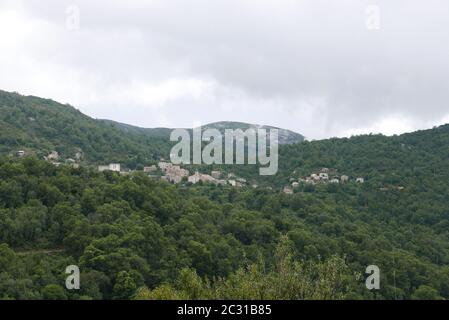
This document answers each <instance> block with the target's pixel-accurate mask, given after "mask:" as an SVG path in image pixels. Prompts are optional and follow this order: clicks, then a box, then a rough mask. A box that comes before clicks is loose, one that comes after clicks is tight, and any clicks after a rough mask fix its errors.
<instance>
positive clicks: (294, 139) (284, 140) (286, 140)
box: [203, 121, 304, 144]
mask: <svg viewBox="0 0 449 320" xmlns="http://www.w3.org/2000/svg"><path fill="white" fill-rule="evenodd" d="M250 128H251V129H255V130H257V129H265V130H267V131H268V130H270V129H277V130H278V133H279V144H293V143H298V142H303V141H304V136H302V135H300V134H299V133H296V132H293V131H290V130H287V129H282V128H277V127H272V126H265V125H259V124H250V123H244V122H232V121H220V122H214V123H209V124H206V125H204V126H203V129H218V130H219V131H220V132H224V130H225V129H234V130H235V129H242V130H247V129H250Z"/></svg>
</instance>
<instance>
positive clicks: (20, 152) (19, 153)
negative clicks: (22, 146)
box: [16, 150, 25, 158]
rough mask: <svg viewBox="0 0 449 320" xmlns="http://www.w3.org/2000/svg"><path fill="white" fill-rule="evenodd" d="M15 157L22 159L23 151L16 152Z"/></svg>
mask: <svg viewBox="0 0 449 320" xmlns="http://www.w3.org/2000/svg"><path fill="white" fill-rule="evenodd" d="M16 156H18V157H19V158H22V157H23V156H25V151H23V150H19V151H17V153H16Z"/></svg>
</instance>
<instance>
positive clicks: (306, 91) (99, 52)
mask: <svg viewBox="0 0 449 320" xmlns="http://www.w3.org/2000/svg"><path fill="white" fill-rule="evenodd" d="M18 3H19V4H20V2H5V5H4V7H2V8H9V9H17V10H19V9H20V7H22V9H23V11H24V12H26V14H27V16H28V17H31V18H34V19H37V20H39V21H43V22H45V25H46V27H45V30H46V31H48V32H49V34H36V35H35V37H34V41H31V42H32V43H31V44H26V43H25V44H22V46H18V49H20V48H25V49H26V50H27V52H26V53H25V54H26V55H28V56H30V57H32V58H33V59H34V60H35V61H37V62H39V61H45V62H46V63H47V64H48V65H49V66H51V65H54V66H55V68H56V67H60V68H68V69H69V70H76V72H77V73H79V75H78V77H74V78H72V79H70V78H69V79H68V85H75V86H76V87H77V88H79V89H78V92H80V95H78V96H77V95H68V94H65V93H64V92H62V91H61V89H60V90H59V91H58V89H53V91H52V89H51V88H49V89H45V91H46V92H48V94H54V95H55V97H54V98H57V97H66V98H65V99H74V100H75V101H68V102H72V103H75V104H76V105H77V106H78V107H79V108H81V110H82V111H84V112H86V113H88V114H90V115H93V116H98V117H107V118H112V119H115V120H120V121H124V122H130V123H132V124H137V125H142V126H158V125H161V123H160V122H165V124H167V125H174V126H182V127H185V126H190V125H191V124H192V123H193V122H194V121H201V122H208V121H217V120H238V121H247V122H258V123H263V124H270V125H277V126H281V127H286V128H289V129H293V130H296V131H298V132H301V133H303V134H305V135H306V136H308V137H310V138H321V137H328V136H338V135H345V134H347V132H349V131H350V129H354V128H356V129H363V128H367V130H369V128H371V127H373V125H374V124H376V123H378V122H379V121H381V120H382V119H383V118H388V117H398V119H399V120H400V119H401V117H405V118H407V119H408V120H409V121H411V123H412V124H413V128H421V127H424V126H426V125H428V124H429V123H439V122H441V121H442V119H444V118H445V117H447V116H448V115H449V108H448V105H447V101H448V98H449V90H448V89H449V88H448V81H447V76H448V74H449V70H448V69H449V62H448V59H447V57H448V56H449V44H447V39H448V35H449V21H448V19H447V17H448V16H449V3H447V1H443V0H441V1H437V0H430V1H426V2H422V1H417V0H416V1H415V0H410V1H394V2H393V1H387V0H377V1H359V0H346V1H338V2H337V1H332V0H328V1H324V0H314V1H311V0H302V1H300V0H298V1H288V0H286V1H282V4H280V2H279V1H263V0H262V1H250V0H247V1H237V0H234V1H233V0H227V1H224V0H219V1H206V0H204V1H188V2H187V1H174V0H172V1H137V0H132V1H127V2H126V3H124V2H122V1H108V2H104V1H86V0H83V1H73V3H74V4H75V5H78V6H79V8H80V10H81V16H80V18H81V29H80V30H78V31H75V32H69V31H67V30H65V25H64V21H65V18H66V17H65V8H66V6H67V5H69V4H71V3H72V2H61V1H56V0H47V1H44V2H43V1H26V2H25V1H23V2H21V5H19V4H18ZM373 4H374V5H377V6H378V7H379V9H380V14H381V16H380V17H381V20H380V21H381V25H380V30H376V31H370V30H367V28H366V27H365V22H366V18H367V16H366V12H365V10H366V8H367V6H368V5H373ZM2 10H3V9H2ZM0 32H1V31H0ZM9 62H10V61H9ZM13 62H15V61H13ZM1 63H2V62H1V60H0V67H2V65H1ZM17 63H19V62H17ZM39 72H45V70H39ZM48 72H49V73H51V72H53V71H52V70H48ZM17 76H22V77H25V76H27V74H26V71H24V70H22V71H21V72H20V73H19V74H18V75H17ZM47 77H48V78H50V80H49V83H48V86H49V87H50V86H51V83H52V81H56V80H55V79H56V78H57V77H56V74H55V76H54V77H53V76H48V75H47ZM61 77H62V78H64V75H61ZM189 79H198V80H200V81H202V82H204V83H205V84H204V86H203V85H201V88H200V89H199V90H200V91H201V92H200V94H191V95H189V94H179V95H176V94H174V95H175V98H173V99H162V100H163V101H162V102H160V106H154V105H152V104H153V101H154V99H152V98H151V97H148V94H146V93H145V92H142V95H143V96H144V98H142V99H134V100H133V99H131V100H130V95H132V94H133V93H134V94H136V95H137V96H139V95H140V91H139V90H144V91H145V89H142V88H146V86H149V87H155V88H161V87H162V88H164V90H168V91H167V92H168V94H171V93H172V91H173V90H175V91H176V90H178V89H179V90H181V89H182V88H178V87H182V86H183V82H182V81H186V82H187V83H189V81H190V80H189ZM173 80H180V82H179V84H175V85H174V86H172V85H170V83H172V82H171V81H173ZM7 81H8V79H7V78H2V77H0V86H1V87H5V86H6V87H7V86H9V85H10V84H8V83H7ZM17 83H20V82H19V81H18V80H17ZM167 83H168V84H169V85H166V84H167ZM175 83H178V82H176V81H175ZM32 85H33V83H27V84H26V85H25V84H24V85H23V88H21V89H23V90H24V91H26V92H30V93H33V94H36V95H39V92H35V91H33V90H36V89H35V88H33V86H32ZM177 86H178V87H177ZM58 87H60V86H58ZM139 88H140V89H139ZM167 88H168V89H167ZM177 88H178V89H177ZM192 90H195V86H193V89H192ZM126 92H128V94H126ZM86 93H91V95H92V97H91V98H87V97H88V96H89V94H86ZM158 101H159V100H158Z"/></svg>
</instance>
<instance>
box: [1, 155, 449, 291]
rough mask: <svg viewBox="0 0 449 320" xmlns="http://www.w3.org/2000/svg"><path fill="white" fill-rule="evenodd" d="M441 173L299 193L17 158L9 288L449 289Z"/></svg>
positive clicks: (8, 185) (7, 246)
mask: <svg viewBox="0 0 449 320" xmlns="http://www.w3.org/2000/svg"><path fill="white" fill-rule="evenodd" d="M432 179H433V178H432V177H429V178H428V179H424V177H423V181H420V182H419V183H418V182H417V183H416V184H414V185H411V184H410V185H407V187H406V189H405V190H403V191H397V190H392V191H391V192H381V191H379V190H378V189H377V187H373V186H371V185H369V184H365V185H361V184H355V183H348V184H345V185H339V186H336V187H335V188H333V189H330V188H329V187H328V186H317V187H316V189H315V190H308V191H307V192H297V193H295V194H293V195H286V194H283V193H279V192H276V191H271V190H267V189H265V188H257V189H252V188H241V189H238V188H232V187H223V186H215V185H197V186H182V185H177V186H176V185H171V184H168V183H165V182H162V181H156V180H152V179H151V178H149V177H147V176H144V175H143V174H141V173H134V174H132V175H130V176H120V175H119V174H116V173H111V172H105V173H98V172H94V171H89V170H88V169H86V168H83V167H81V168H79V169H74V168H69V167H65V166H63V167H59V168H56V167H54V166H53V165H51V164H48V163H47V162H44V161H41V160H37V159H34V158H32V157H28V158H25V159H23V160H6V159H5V160H2V161H1V162H0V207H1V209H0V243H1V245H0V297H2V298H12V299H29V298H46V299H56V298H57V299H65V298H70V299H79V298H82V299H89V298H93V299H102V298H103V299H111V298H121V299H128V298H139V299H159V298H187V299H195V298H248V299H252V298H258V299H261V298H285V299H303V298H304V299H312V298H318V299H339V298H342V299H351V298H367V299H377V298H386V299H411V298H417V299H418V298H432V299H440V298H449V276H448V272H449V241H448V239H449V228H448V227H449V214H448V208H449V197H447V190H448V186H447V181H448V180H447V179H446V180H443V179H442V180H437V181H436V182H435V183H433V182H432ZM421 183H424V184H423V185H422V184H421ZM70 264H76V265H79V266H80V269H81V273H82V275H81V290H80V291H68V290H65V289H64V288H63V285H64V279H65V276H66V275H65V274H64V271H65V267H66V266H67V265H70ZM370 264H375V265H378V266H379V267H380V269H381V289H380V290H379V291H374V292H372V291H368V290H367V289H366V288H365V283H364V278H365V275H364V271H365V268H366V266H368V265H370Z"/></svg>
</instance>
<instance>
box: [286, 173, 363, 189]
mask: <svg viewBox="0 0 449 320" xmlns="http://www.w3.org/2000/svg"><path fill="white" fill-rule="evenodd" d="M349 180H350V179H349V176H347V175H341V176H338V175H337V174H336V170H331V169H329V168H322V169H321V170H320V171H319V172H316V173H312V174H310V175H309V176H306V177H301V178H299V179H298V180H297V181H296V179H291V180H290V182H291V186H285V187H284V189H283V192H284V193H287V194H291V193H293V189H295V188H298V187H299V186H300V184H301V183H303V184H312V185H316V184H327V183H336V184H338V183H346V182H349ZM355 182H356V183H365V179H364V178H363V177H357V178H356V179H355Z"/></svg>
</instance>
